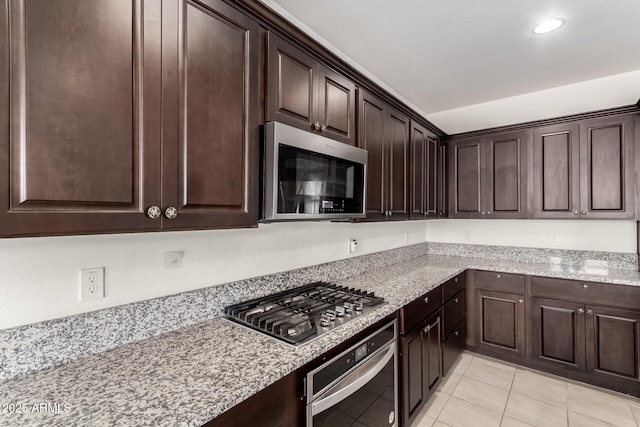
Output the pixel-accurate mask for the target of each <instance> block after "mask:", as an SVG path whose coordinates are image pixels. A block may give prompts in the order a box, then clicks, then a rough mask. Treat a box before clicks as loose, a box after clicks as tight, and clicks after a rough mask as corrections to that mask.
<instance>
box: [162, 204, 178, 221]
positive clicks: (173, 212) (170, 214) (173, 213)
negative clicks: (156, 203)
mask: <svg viewBox="0 0 640 427" xmlns="http://www.w3.org/2000/svg"><path fill="white" fill-rule="evenodd" d="M164 216H166V217H167V218H169V219H174V218H175V217H177V216H178V209H176V208H175V207H173V206H169V207H168V208H167V209H165V211H164Z"/></svg>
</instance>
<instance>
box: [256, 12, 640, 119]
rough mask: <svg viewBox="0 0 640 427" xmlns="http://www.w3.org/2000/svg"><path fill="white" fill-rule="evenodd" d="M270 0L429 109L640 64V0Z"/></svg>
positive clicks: (635, 96) (455, 106)
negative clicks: (557, 23) (559, 22)
mask: <svg viewBox="0 0 640 427" xmlns="http://www.w3.org/2000/svg"><path fill="white" fill-rule="evenodd" d="M262 1H263V3H265V4H266V5H267V6H269V7H271V8H273V9H274V10H275V11H276V12H278V13H280V14H281V15H283V16H284V17H285V18H287V19H289V20H290V21H292V23H294V24H295V25H298V26H300V27H301V28H302V29H303V30H305V31H307V32H308V33H310V34H311V35H312V36H313V37H315V38H316V39H318V40H319V41H320V42H321V43H323V44H326V45H327V46H328V47H330V48H331V49H332V50H335V49H337V50H338V51H339V54H341V55H342V56H346V57H347V58H348V59H349V60H350V62H351V63H352V64H354V65H355V66H356V67H357V68H360V69H361V70H364V71H366V72H368V74H369V75H371V76H372V77H373V78H374V79H375V80H376V81H379V82H381V83H382V84H383V86H386V87H387V88H391V89H392V91H393V92H395V93H396V94H398V95H400V97H401V98H404V99H405V100H406V101H409V103H410V104H412V105H413V106H414V107H415V108H417V110H418V111H419V112H421V113H423V114H425V115H431V114H432V113H438V112H442V111H446V110H452V109H459V108H461V107H466V106H470V105H475V104H481V103H486V102H489V101H494V100H498V99H502V98H509V97H514V96H518V95H522V94H527V93H530V92H537V91H541V90H545V89H550V88H555V87H559V86H564V85H569V84H573V83H577V82H583V81H587V80H592V79H596V78H601V77H605V76H612V75H615V74H620V73H625V72H629V71H633V70H640V0H610V1H607V0H561V1H560V0H555V1H553V0H482V1H480V0H478V1H470V0H395V1H389V0H322V1H320V0H262ZM551 17H563V18H565V19H566V20H567V23H566V25H565V26H564V27H563V28H561V29H560V30H558V31H556V32H554V33H550V34H547V35H542V36H535V35H533V34H532V33H531V30H532V28H533V27H534V25H535V24H537V23H539V22H541V21H543V20H544V19H547V18H551ZM635 75H636V76H637V75H638V74H637V73H636V74H635ZM631 98H632V99H634V101H633V102H635V100H637V99H638V98H640V93H635V94H633V95H631ZM436 124H437V123H436Z"/></svg>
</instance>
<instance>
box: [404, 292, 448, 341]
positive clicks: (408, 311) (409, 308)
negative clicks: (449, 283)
mask: <svg viewBox="0 0 640 427" xmlns="http://www.w3.org/2000/svg"><path fill="white" fill-rule="evenodd" d="M441 301H442V287H441V286H438V287H437V288H435V289H433V290H431V291H429V292H428V293H427V294H425V295H423V296H421V297H420V298H418V299H416V300H415V301H413V302H411V303H409V304H407V305H406V306H404V307H403V308H402V310H401V312H400V316H401V318H402V322H400V333H401V334H404V333H405V331H410V330H411V329H413V328H414V327H415V326H416V325H417V324H418V323H420V322H421V321H423V320H424V319H425V318H426V317H427V316H429V315H430V314H431V313H433V312H434V311H436V310H437V309H439V308H440V305H441Z"/></svg>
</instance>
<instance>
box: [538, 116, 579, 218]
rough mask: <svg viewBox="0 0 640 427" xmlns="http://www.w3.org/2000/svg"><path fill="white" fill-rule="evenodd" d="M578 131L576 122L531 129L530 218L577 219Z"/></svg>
mask: <svg viewBox="0 0 640 427" xmlns="http://www.w3.org/2000/svg"><path fill="white" fill-rule="evenodd" d="M579 133H580V132H579V126H578V125H577V124H576V123H566V124H562V125H557V126H549V127H544V128H539V129H535V130H534V131H533V217H535V218H578V215H579V213H580V212H579V200H580V172H579V159H580V157H579V152H580V149H579V143H580V138H579Z"/></svg>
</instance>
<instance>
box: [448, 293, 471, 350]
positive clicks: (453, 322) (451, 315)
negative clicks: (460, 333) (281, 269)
mask: <svg viewBox="0 0 640 427" xmlns="http://www.w3.org/2000/svg"><path fill="white" fill-rule="evenodd" d="M465 307H466V300H465V293H464V291H461V292H459V293H458V294H457V295H455V296H454V297H453V298H452V299H451V301H449V302H448V303H446V304H445V305H444V307H443V309H442V331H443V333H442V336H443V337H444V338H445V339H446V338H447V337H448V336H449V334H450V333H451V332H453V330H454V329H455V327H456V326H457V325H458V324H459V323H460V321H461V320H462V319H464V315H465V311H466V308H465Z"/></svg>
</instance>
